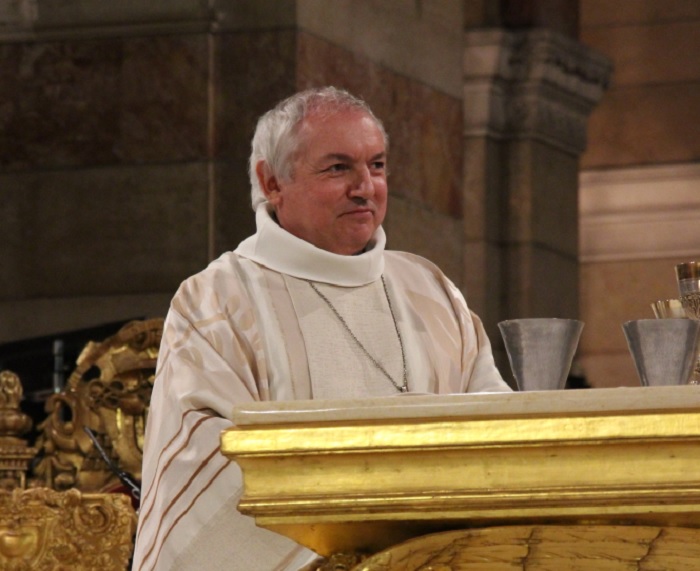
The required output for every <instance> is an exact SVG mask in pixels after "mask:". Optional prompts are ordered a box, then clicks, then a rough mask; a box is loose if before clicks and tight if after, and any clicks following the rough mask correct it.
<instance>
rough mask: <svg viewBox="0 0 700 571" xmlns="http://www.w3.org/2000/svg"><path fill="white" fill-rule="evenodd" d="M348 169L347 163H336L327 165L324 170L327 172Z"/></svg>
mask: <svg viewBox="0 0 700 571" xmlns="http://www.w3.org/2000/svg"><path fill="white" fill-rule="evenodd" d="M346 170H348V165H345V164H343V163H336V164H334V165H331V166H329V167H328V168H327V169H326V171H328V172H332V173H333V172H343V171H346Z"/></svg>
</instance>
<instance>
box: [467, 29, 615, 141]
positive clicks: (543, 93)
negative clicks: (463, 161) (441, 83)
mask: <svg viewBox="0 0 700 571" xmlns="http://www.w3.org/2000/svg"><path fill="white" fill-rule="evenodd" d="M611 71H612V65H611V64H610V62H609V61H608V60H607V59H606V58H605V57H604V56H602V55H601V54H599V53H597V52H595V51H593V50H592V49H590V48H588V47H586V46H584V45H583V44H580V43H578V42H576V41H575V40H572V39H571V38H568V37H566V36H564V35H562V34H559V33H557V32H553V31H550V30H543V29H534V30H527V31H516V32H512V31H505V30H501V29H499V30H474V31H469V32H467V33H466V35H465V49H464V68H463V72H464V117H465V136H489V137H493V138H497V139H530V138H531V139H537V140H540V141H542V142H545V143H548V144H550V145H553V146H555V147H557V148H559V149H562V150H564V151H566V152H569V153H571V154H573V155H579V154H580V153H582V152H583V150H584V149H585V145H586V120H587V118H588V115H589V114H590V112H591V111H592V109H593V107H594V106H595V105H596V103H597V102H598V101H599V100H600V98H601V97H602V95H603V92H604V91H605V89H606V88H607V86H608V82H609V78H610V74H611Z"/></svg>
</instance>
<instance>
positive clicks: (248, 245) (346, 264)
mask: <svg viewBox="0 0 700 571" xmlns="http://www.w3.org/2000/svg"><path fill="white" fill-rule="evenodd" d="M255 222H256V225H257V232H256V233H255V234H254V235H253V236H251V237H250V238H247V239H245V240H244V241H243V242H241V243H240V244H239V245H238V248H236V250H235V252H236V253H237V254H239V255H240V256H243V257H244V258H248V259H250V260H253V261H254V262H257V263H258V264H261V265H263V266H265V267H267V268H270V269H272V270H275V271H277V272H280V273H283V274H288V275H290V276H293V277H295V278H301V279H304V280H312V281H316V282H324V283H329V284H334V285H339V286H346V287H357V286H361V285H365V284H368V283H371V282H373V281H375V280H377V279H379V277H380V276H381V275H382V272H383V271H384V246H385V244H386V235H385V234H384V230H383V229H382V227H381V226H380V227H379V228H377V230H376V231H375V233H374V236H372V239H371V240H370V242H369V244H368V245H367V250H366V251H365V252H363V253H362V254H358V255H356V256H342V255H340V254H334V253H332V252H328V251H326V250H322V249H320V248H317V247H316V246H314V245H313V244H310V243H309V242H306V241H305V240H302V239H300V238H297V237H296V236H294V235H292V234H290V233H289V232H287V231H286V230H284V229H283V228H281V227H280V225H279V224H277V222H275V220H274V219H273V218H272V216H271V215H270V211H268V205H267V203H263V204H261V205H259V206H258V208H257V211H256V214H255Z"/></svg>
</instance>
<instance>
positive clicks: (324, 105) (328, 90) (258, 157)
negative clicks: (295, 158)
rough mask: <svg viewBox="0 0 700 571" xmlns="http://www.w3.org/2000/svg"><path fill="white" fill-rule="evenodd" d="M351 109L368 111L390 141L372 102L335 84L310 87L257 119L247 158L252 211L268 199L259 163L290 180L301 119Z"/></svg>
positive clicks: (280, 176)
mask: <svg viewBox="0 0 700 571" xmlns="http://www.w3.org/2000/svg"><path fill="white" fill-rule="evenodd" d="M348 109H357V110H360V111H363V112H364V113H367V115H368V116H369V117H370V118H371V119H373V120H374V122H375V123H376V124H377V127H379V130H380V131H381V133H382V136H383V137H384V144H385V145H388V144H389V138H388V137H387V134H386V131H385V130H384V125H383V124H382V122H381V121H380V120H379V119H378V118H377V117H376V116H375V115H374V113H372V110H371V109H370V108H369V105H367V103H365V102H364V101H363V100H362V99H358V98H357V97H355V96H354V95H351V94H350V93H348V92H347V91H345V90H343V89H337V88H335V87H322V88H314V89H307V90H305V91H300V92H298V93H295V94H294V95H292V96H291V97H288V98H287V99H285V100H283V101H281V102H280V103H278V104H277V105H276V106H275V107H274V108H273V109H271V110H270V111H268V112H267V113H265V114H264V115H263V116H262V117H260V119H258V124H257V126H256V128H255V134H254V135H253V142H252V149H251V153H250V159H249V161H248V174H249V176H250V189H251V190H250V196H251V201H252V204H253V210H255V209H256V208H257V207H258V205H259V204H261V203H263V202H265V200H266V198H265V194H264V193H263V190H262V188H260V182H259V181H258V177H257V173H256V170H255V169H256V166H257V164H258V163H259V162H260V161H264V162H265V164H266V165H267V168H268V169H269V170H270V174H272V175H274V176H276V177H278V178H280V179H282V180H289V178H290V177H291V175H292V172H291V167H292V155H293V154H294V151H295V150H296V149H297V146H298V144H299V141H298V131H299V129H298V128H299V125H300V124H301V122H302V121H303V120H304V119H305V118H306V117H307V116H308V115H310V114H311V113H312V112H318V111H322V112H323V113H326V114H328V115H332V114H334V113H337V112H339V111H345V110H348Z"/></svg>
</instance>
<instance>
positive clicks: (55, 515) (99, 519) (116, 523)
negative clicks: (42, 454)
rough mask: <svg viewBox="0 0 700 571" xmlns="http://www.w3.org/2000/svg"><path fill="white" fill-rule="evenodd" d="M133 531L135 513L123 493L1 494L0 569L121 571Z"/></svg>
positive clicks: (39, 491) (41, 491) (46, 491)
mask: <svg viewBox="0 0 700 571" xmlns="http://www.w3.org/2000/svg"><path fill="white" fill-rule="evenodd" d="M135 529H136V515H135V512H134V510H133V508H132V506H131V502H130V501H129V498H127V497H126V496H124V495H122V494H81V493H80V492H79V491H78V490H69V491H66V492H56V491H54V490H49V489H47V488H36V489H30V490H14V491H13V492H0V569H4V570H7V571H29V570H32V571H44V570H46V571H48V570H52V571H58V570H65V571H68V570H69V569H70V570H71V571H83V570H87V569H98V568H99V569H100V570H101V571H112V570H115V571H116V570H119V571H123V570H124V569H126V568H127V565H128V561H129V557H130V556H131V549H132V545H133V542H132V537H133V534H134V532H135Z"/></svg>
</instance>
